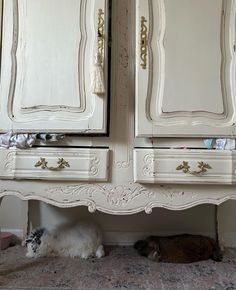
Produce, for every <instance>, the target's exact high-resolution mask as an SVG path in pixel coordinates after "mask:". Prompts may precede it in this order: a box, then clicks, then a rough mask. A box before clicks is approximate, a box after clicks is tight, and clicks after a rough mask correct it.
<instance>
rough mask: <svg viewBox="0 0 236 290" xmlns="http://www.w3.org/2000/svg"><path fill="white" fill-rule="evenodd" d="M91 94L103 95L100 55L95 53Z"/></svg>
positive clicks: (103, 86)
mask: <svg viewBox="0 0 236 290" xmlns="http://www.w3.org/2000/svg"><path fill="white" fill-rule="evenodd" d="M91 89H92V93H93V94H96V95H102V94H105V81H104V70H103V66H102V58H101V54H100V53H97V54H96V57H95V63H94V69H93V73H92V84H91Z"/></svg>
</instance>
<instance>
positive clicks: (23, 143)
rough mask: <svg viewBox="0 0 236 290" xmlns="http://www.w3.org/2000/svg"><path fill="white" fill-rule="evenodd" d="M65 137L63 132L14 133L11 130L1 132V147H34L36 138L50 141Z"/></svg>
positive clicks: (44, 141) (46, 141) (45, 141)
mask: <svg viewBox="0 0 236 290" xmlns="http://www.w3.org/2000/svg"><path fill="white" fill-rule="evenodd" d="M63 138H65V135H63V134H46V133H40V134H14V133H13V132H12V131H9V132H7V133H5V134H0V147H3V148H10V147H16V148H21V149H24V148H30V147H32V146H33V145H34V144H35V142H36V140H40V141H41V142H43V143H48V142H57V141H59V140H61V139H63Z"/></svg>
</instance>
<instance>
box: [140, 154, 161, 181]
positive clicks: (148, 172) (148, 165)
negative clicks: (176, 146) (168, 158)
mask: <svg viewBox="0 0 236 290" xmlns="http://www.w3.org/2000/svg"><path fill="white" fill-rule="evenodd" d="M143 162H144V167H143V174H144V175H145V176H147V177H156V176H157V174H158V172H157V171H156V169H157V168H155V167H157V162H156V161H155V155H154V154H146V155H145V156H144V158H143Z"/></svg>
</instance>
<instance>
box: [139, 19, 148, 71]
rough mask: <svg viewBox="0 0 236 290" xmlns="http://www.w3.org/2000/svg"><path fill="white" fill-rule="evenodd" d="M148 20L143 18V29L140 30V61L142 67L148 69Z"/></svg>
mask: <svg viewBox="0 0 236 290" xmlns="http://www.w3.org/2000/svg"><path fill="white" fill-rule="evenodd" d="M146 23H147V20H146V18H145V17H144V16H142V17H141V29H140V59H141V63H140V65H141V67H142V68H143V69H146V68H147V54H148V28H147V25H146Z"/></svg>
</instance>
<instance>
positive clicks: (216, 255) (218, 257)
mask: <svg viewBox="0 0 236 290" xmlns="http://www.w3.org/2000/svg"><path fill="white" fill-rule="evenodd" d="M212 260H213V261H216V262H221V261H222V260H223V252H222V251H221V249H220V246H219V245H217V246H216V247H215V249H214V250H213V254H212Z"/></svg>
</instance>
